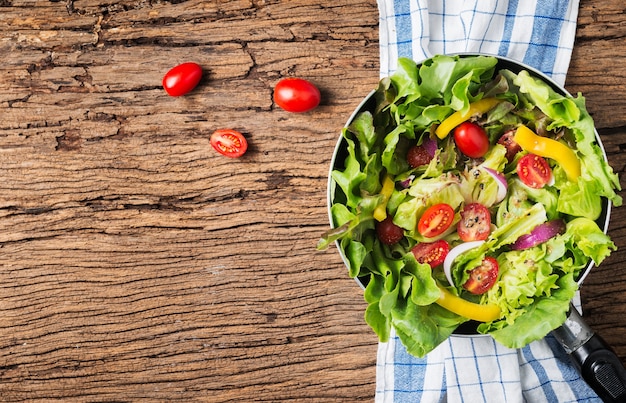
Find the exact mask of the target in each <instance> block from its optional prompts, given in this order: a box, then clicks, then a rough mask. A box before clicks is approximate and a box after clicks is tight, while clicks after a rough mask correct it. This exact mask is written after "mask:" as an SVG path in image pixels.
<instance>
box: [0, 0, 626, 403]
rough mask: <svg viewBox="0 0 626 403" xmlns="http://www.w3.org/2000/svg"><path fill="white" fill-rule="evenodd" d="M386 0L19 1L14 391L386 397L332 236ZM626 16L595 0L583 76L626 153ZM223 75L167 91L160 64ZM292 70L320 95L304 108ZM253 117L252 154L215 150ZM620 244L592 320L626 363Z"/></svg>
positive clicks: (1, 336)
mask: <svg viewBox="0 0 626 403" xmlns="http://www.w3.org/2000/svg"><path fill="white" fill-rule="evenodd" d="M377 18H378V12H377V6H376V2H375V0H368V1H365V2H363V1H355V0H339V1H334V2H326V1H312V0H311V1H304V0H295V1H293V0H291V1H262V0H251V1H243V0H233V1H201V0H188V1H184V0H179V1H172V2H166V1H158V2H157V1H143V0H141V1H140V0H137V1H131V0H126V1H113V0H110V1H108V2H106V1H102V2H101V1H93V0H81V1H78V0H67V1H39V0H37V1H34V0H0V52H1V54H2V57H3V62H2V64H1V65H0V113H1V117H2V119H1V120H0V400H1V401H28V402H33V401H49V400H52V399H63V400H71V401H141V400H150V401H171V400H180V401H210V402H226V401H232V402H239V401H304V400H306V401H350V402H353V401H371V400H372V399H373V395H374V389H375V362H376V341H377V340H376V338H375V336H374V335H373V333H372V332H371V331H370V330H369V328H368V327H367V326H366V325H365V324H364V322H363V319H362V316H363V310H364V308H365V305H364V302H363V301H362V297H361V292H360V290H359V289H358V287H357V286H356V285H355V284H354V282H353V281H352V280H350V279H348V278H347V275H346V272H345V269H344V268H343V266H342V264H341V261H340V259H339V257H338V255H337V253H336V251H335V250H334V248H330V249H329V250H328V251H324V252H317V251H315V244H316V241H317V239H318V237H319V235H320V234H321V233H322V232H323V231H324V230H325V229H326V228H327V226H328V219H327V214H326V206H325V195H326V175H327V170H328V164H329V161H330V157H331V154H332V151H333V147H334V144H335V141H336V139H337V136H338V133H339V130H340V128H341V126H342V125H343V123H344V122H345V120H346V118H347V117H348V115H349V114H350V112H351V111H352V109H353V108H354V107H355V106H356V105H357V104H358V102H359V100H360V98H362V97H363V96H364V95H365V94H367V93H368V92H369V91H370V90H371V89H372V88H373V87H374V86H375V85H376V82H377V80H378V29H377V23H378V21H377ZM625 34H626V12H625V10H624V6H623V4H622V3H621V1H619V0H612V1H599V0H593V1H591V0H589V1H585V0H582V1H581V6H580V16H579V30H578V35H577V45H576V48H575V51H574V54H573V58H572V64H571V70H570V75H569V78H568V81H567V88H568V89H569V90H570V91H571V92H578V91H581V92H583V93H584V94H585V95H586V97H587V102H588V107H589V110H590V111H591V112H592V114H593V116H594V118H595V119H596V123H597V126H598V131H599V133H600V135H601V136H602V140H603V141H604V145H605V147H606V151H607V154H608V156H609V159H610V162H611V164H612V165H613V166H614V167H615V169H616V170H617V171H618V172H620V173H622V174H623V173H624V170H625V167H626V156H624V154H623V153H622V151H623V149H624V148H625V147H626V113H624V111H625V110H626V67H625V66H626V46H624V44H625ZM184 61H196V62H198V63H200V64H201V65H202V66H203V67H204V68H205V78H204V79H203V81H202V82H201V84H200V86H199V87H198V88H197V89H196V90H195V91H193V92H192V93H191V94H189V95H187V96H185V97H181V98H171V97H168V96H167V95H166V94H165V92H164V91H163V90H162V88H161V85H160V83H161V78H162V76H163V74H164V73H165V72H166V71H167V70H168V69H169V68H171V67H172V66H174V65H175V64H178V63H180V62H184ZM284 76H301V77H305V78H308V79H310V80H311V81H313V82H315V83H316V84H318V86H319V87H320V88H321V90H322V93H323V102H322V105H321V106H320V107H319V108H318V109H317V110H315V111H314V112H311V113H307V114H289V113H286V112H284V111H282V110H280V109H279V108H277V107H276V106H275V105H274V104H273V103H272V99H271V94H272V88H273V85H274V84H275V83H276V82H277V80H278V79H279V78H281V77H284ZM220 127H230V128H235V129H238V130H240V131H242V132H243V133H244V134H245V135H246V136H247V138H248V139H249V141H250V150H249V152H248V153H247V154H246V156H245V157H244V158H241V159H239V160H230V159H226V158H223V157H221V156H219V155H217V154H216V153H215V152H214V151H213V150H212V149H211V147H210V145H209V141H208V138H209V135H210V134H211V133H212V132H213V130H215V129H216V128H220ZM625 222H626V210H624V209H623V208H622V209H615V210H614V211H613V215H612V225H611V230H610V234H611V236H612V237H613V238H614V240H615V242H616V243H617V244H618V246H620V248H621V249H620V250H619V251H618V252H616V253H614V254H613V255H612V256H611V257H610V258H609V259H608V261H607V262H606V263H605V264H603V265H602V266H601V267H599V268H597V269H594V271H593V272H592V273H591V274H590V276H589V277H588V278H587V281H586V283H585V286H584V288H583V301H584V307H585V310H586V313H587V315H589V322H590V323H591V324H592V325H593V326H594V327H595V328H596V329H597V330H598V331H599V333H600V334H601V335H602V336H603V337H604V338H605V339H606V340H607V341H608V342H609V343H610V344H612V345H613V346H614V348H615V349H616V351H617V352H618V354H619V355H620V357H621V358H622V359H623V360H624V361H625V362H626V342H625V341H624V337H623V335H624V334H625V332H626V308H625V306H626V270H625V269H624V267H625V265H626V225H625V224H624V223H625Z"/></svg>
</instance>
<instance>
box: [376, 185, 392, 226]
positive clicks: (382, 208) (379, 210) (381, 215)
mask: <svg viewBox="0 0 626 403" xmlns="http://www.w3.org/2000/svg"><path fill="white" fill-rule="evenodd" d="M394 187H395V183H394V181H393V179H391V176H389V175H385V179H383V188H382V190H381V191H380V194H381V195H382V196H383V199H382V200H381V201H380V203H379V204H378V206H376V208H375V209H374V218H375V219H376V221H383V220H384V219H385V218H387V202H388V201H389V198H390V197H391V194H392V193H393V189H394Z"/></svg>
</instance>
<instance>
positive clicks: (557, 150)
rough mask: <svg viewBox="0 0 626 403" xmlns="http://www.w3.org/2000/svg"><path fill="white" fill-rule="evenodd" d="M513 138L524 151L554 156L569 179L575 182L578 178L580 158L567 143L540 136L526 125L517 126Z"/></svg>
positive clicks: (542, 155)
mask: <svg viewBox="0 0 626 403" xmlns="http://www.w3.org/2000/svg"><path fill="white" fill-rule="evenodd" d="M513 140H514V141H515V142H516V143H517V144H519V146H520V147H522V150H524V151H528V152H529V153H533V154H536V155H539V156H541V157H546V158H552V159H553V160H555V161H556V162H558V163H559V165H560V166H561V168H563V170H564V171H565V174H566V175H567V179H569V180H570V181H573V182H575V181H576V180H578V177H579V176H580V160H579V159H578V157H577V156H576V153H575V152H574V150H572V149H571V148H569V147H568V146H566V145H565V144H563V143H561V142H559V141H556V140H553V139H551V138H548V137H543V136H539V135H537V134H535V132H533V131H532V130H530V129H529V128H528V127H526V126H524V125H521V126H520V127H518V128H517V130H516V132H515V135H514V136H513Z"/></svg>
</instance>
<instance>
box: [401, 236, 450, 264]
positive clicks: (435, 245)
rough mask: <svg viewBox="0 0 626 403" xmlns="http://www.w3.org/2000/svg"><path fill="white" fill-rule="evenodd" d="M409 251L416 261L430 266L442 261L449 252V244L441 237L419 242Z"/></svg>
mask: <svg viewBox="0 0 626 403" xmlns="http://www.w3.org/2000/svg"><path fill="white" fill-rule="evenodd" d="M411 252H413V255H414V256H415V259H417V261H418V262H420V263H426V264H428V265H430V267H431V268H432V267H437V266H439V265H440V264H442V263H443V261H444V260H445V259H446V255H447V254H448V252H450V245H449V244H448V242H446V241H445V240H443V239H440V240H438V241H435V242H421V243H418V244H417V245H415V246H414V247H413V249H411Z"/></svg>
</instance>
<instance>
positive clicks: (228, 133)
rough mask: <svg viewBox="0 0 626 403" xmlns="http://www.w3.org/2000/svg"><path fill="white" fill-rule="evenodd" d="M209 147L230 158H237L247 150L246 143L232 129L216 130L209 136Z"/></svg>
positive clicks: (241, 136)
mask: <svg viewBox="0 0 626 403" xmlns="http://www.w3.org/2000/svg"><path fill="white" fill-rule="evenodd" d="M211 145H212V146H213V148H214V149H215V151H217V152H218V153H220V154H222V155H224V156H226V157H230V158H238V157H241V156H242V155H244V154H245V153H246V151H247V150H248V141H247V140H246V138H245V137H244V136H243V134H241V133H239V132H238V131H236V130H233V129H218V130H216V131H215V132H213V134H212V135H211Z"/></svg>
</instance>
